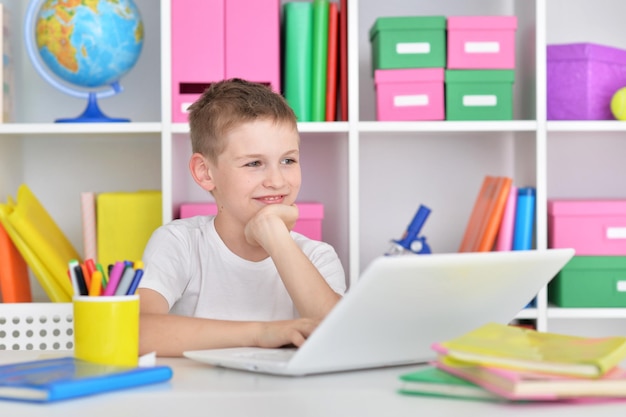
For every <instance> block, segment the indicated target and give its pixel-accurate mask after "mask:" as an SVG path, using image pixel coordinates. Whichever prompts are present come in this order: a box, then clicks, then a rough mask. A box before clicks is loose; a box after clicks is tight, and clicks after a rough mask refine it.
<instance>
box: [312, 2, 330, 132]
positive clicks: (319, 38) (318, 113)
mask: <svg viewBox="0 0 626 417" xmlns="http://www.w3.org/2000/svg"><path fill="white" fill-rule="evenodd" d="M328 8H329V6H328V0H314V1H313V83H312V87H311V90H312V91H311V99H312V104H311V112H312V116H311V117H312V120H313V121H314V122H323V121H325V120H326V71H327V60H328Z"/></svg>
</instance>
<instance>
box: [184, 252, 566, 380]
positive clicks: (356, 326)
mask: <svg viewBox="0 0 626 417" xmlns="http://www.w3.org/2000/svg"><path fill="white" fill-rule="evenodd" d="M573 255H574V250H573V249H547V250H529V251H507V252H504V251H503V252H471V253H469V252H468V253H448V254H429V255H413V254H411V255H400V256H381V257H378V258H376V259H374V260H373V261H372V262H371V263H370V264H369V265H368V267H367V268H366V269H365V270H364V271H363V273H362V274H361V276H360V278H359V280H358V281H357V282H356V283H355V284H354V285H352V287H351V288H350V289H349V291H348V292H347V293H346V294H345V295H344V297H343V298H342V299H341V300H340V301H339V303H337V305H336V306H335V307H334V308H333V310H331V311H330V313H329V314H328V315H327V316H326V317H325V318H324V320H322V322H321V323H320V324H319V326H318V327H317V328H316V329H315V330H314V331H313V333H312V334H311V335H310V336H309V338H308V339H307V340H306V341H305V342H304V344H303V345H302V346H300V347H299V348H277V349H265V348H228V349H209V350H195V351H186V352H184V356H186V357H187V358H190V359H193V360H196V361H200V362H204V363H207V364H211V365H214V366H219V367H224V368H235V369H241V370H247V371H253V372H260V373H269V374H275V375H290V376H302V375H309V374H319V373H328V372H339V371H349V370H359V369H370V368H380V367H387V366H398V365H407V364H416V363H423V362H428V361H431V360H433V359H435V357H436V353H435V352H434V351H433V350H432V349H431V345H432V344H433V343H435V342H442V341H445V340H448V339H452V338H454V337H457V336H460V335H461V334H463V333H466V332H468V331H470V330H473V329H475V328H477V327H479V326H481V325H483V324H485V323H487V322H498V323H509V322H511V321H512V320H513V319H514V318H515V316H516V315H517V314H518V313H519V312H520V310H522V309H523V308H525V307H526V306H527V305H528V303H529V302H530V301H531V300H532V299H533V298H534V297H535V296H536V295H537V293H538V291H539V290H540V289H542V288H543V287H544V286H545V285H547V284H548V282H549V281H550V280H551V279H552V278H553V277H554V276H555V275H556V274H557V273H558V272H559V270H560V269H561V268H562V267H563V266H564V265H565V264H566V263H567V262H568V261H569V260H570V259H571V258H572V256H573Z"/></svg>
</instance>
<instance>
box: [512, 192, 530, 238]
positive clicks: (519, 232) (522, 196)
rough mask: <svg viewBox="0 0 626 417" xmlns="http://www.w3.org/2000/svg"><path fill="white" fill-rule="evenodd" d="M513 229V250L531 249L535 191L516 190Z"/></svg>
mask: <svg viewBox="0 0 626 417" xmlns="http://www.w3.org/2000/svg"><path fill="white" fill-rule="evenodd" d="M515 210H516V211H515V226H514V229H513V250H530V249H532V247H533V229H534V226H535V189H534V188H533V187H524V188H518V190H517V204H516V208H515Z"/></svg>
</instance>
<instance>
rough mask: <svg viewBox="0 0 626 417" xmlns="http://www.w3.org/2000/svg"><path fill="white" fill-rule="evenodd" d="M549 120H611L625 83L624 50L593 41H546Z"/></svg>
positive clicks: (625, 53) (625, 64)
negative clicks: (613, 103) (615, 97)
mask: <svg viewBox="0 0 626 417" xmlns="http://www.w3.org/2000/svg"><path fill="white" fill-rule="evenodd" d="M547 59H548V80H547V82H548V120H613V119H614V117H613V113H611V99H612V98H613V94H615V92H616V91H617V90H619V89H620V88H622V87H624V86H626V50H624V49H618V48H613V47H609V46H603V45H598V44H593V43H573V44H562V45H548V50H547Z"/></svg>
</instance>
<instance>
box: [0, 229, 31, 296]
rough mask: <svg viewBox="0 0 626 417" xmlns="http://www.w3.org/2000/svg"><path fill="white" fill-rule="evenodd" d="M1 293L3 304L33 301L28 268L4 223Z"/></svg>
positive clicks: (0, 255) (0, 250) (0, 234)
mask: <svg viewBox="0 0 626 417" xmlns="http://www.w3.org/2000/svg"><path fill="white" fill-rule="evenodd" d="M0 293H1V294H2V302H3V303H29V302H31V301H33V300H32V293H31V290H30V279H29V277H28V266H27V265H26V261H25V260H24V258H22V255H21V254H20V252H19V251H18V250H17V248H16V247H15V245H14V244H13V241H12V240H11V237H10V236H9V234H8V233H7V231H6V230H5V229H4V227H3V226H2V223H0Z"/></svg>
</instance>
